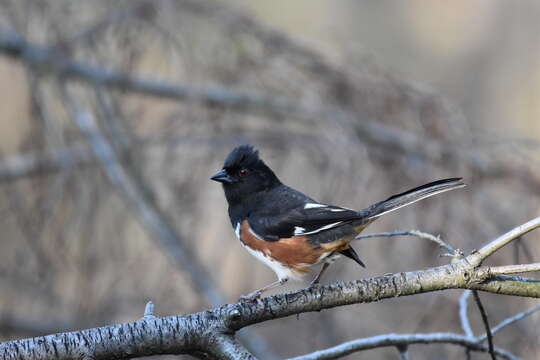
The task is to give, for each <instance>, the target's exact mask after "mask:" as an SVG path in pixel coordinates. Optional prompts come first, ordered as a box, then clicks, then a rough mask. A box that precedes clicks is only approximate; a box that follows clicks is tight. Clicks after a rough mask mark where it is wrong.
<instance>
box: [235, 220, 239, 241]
mask: <svg viewBox="0 0 540 360" xmlns="http://www.w3.org/2000/svg"><path fill="white" fill-rule="evenodd" d="M234 233H235V234H236V237H237V238H239V239H240V222H237V223H236V228H235V229H234Z"/></svg>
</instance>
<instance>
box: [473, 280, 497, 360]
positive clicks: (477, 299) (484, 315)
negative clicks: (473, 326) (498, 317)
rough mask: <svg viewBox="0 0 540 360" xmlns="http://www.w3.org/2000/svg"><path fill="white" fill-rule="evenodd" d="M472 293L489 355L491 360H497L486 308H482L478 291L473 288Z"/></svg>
mask: <svg viewBox="0 0 540 360" xmlns="http://www.w3.org/2000/svg"><path fill="white" fill-rule="evenodd" d="M472 293H473V298H474V302H475V303H476V306H478V311H480V315H481V317H482V322H483V323H484V327H485V328H486V335H487V340H488V349H489V355H490V356H491V359H492V360H497V357H496V356H495V346H494V345H493V335H492V334H491V328H490V327H489V320H488V316H487V313H486V310H485V309H484V305H482V301H480V296H479V295H478V292H477V291H476V290H473V291H472Z"/></svg>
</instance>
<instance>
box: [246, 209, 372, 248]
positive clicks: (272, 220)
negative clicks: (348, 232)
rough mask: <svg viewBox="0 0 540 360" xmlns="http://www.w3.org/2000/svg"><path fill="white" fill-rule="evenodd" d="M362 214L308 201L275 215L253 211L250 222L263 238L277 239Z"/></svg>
mask: <svg viewBox="0 0 540 360" xmlns="http://www.w3.org/2000/svg"><path fill="white" fill-rule="evenodd" d="M363 217H364V216H362V215H361V214H360V213H358V212H357V211H355V210H351V209H346V208H342V207H339V206H332V205H326V204H320V203H316V202H307V203H304V204H302V205H301V206H297V207H295V208H292V209H288V210H287V211H284V212H282V213H280V214H279V215H275V216H267V215H266V216H257V215H256V214H253V215H252V216H250V217H249V224H250V226H251V227H252V229H253V230H254V231H255V233H257V235H259V236H260V237H261V238H263V239H265V240H277V239H279V238H284V237H285V238H286V237H292V236H295V235H313V234H317V233H320V232H322V231H326V230H330V229H334V228H336V227H339V226H341V225H343V224H346V223H348V222H351V221H354V220H359V219H361V218H363Z"/></svg>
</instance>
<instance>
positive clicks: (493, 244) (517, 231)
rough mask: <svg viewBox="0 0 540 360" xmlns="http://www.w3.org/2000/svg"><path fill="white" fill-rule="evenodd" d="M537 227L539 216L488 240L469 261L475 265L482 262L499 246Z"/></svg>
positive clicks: (539, 225)
mask: <svg viewBox="0 0 540 360" xmlns="http://www.w3.org/2000/svg"><path fill="white" fill-rule="evenodd" d="M538 227H540V216H539V217H537V218H534V219H532V220H529V221H528V222H526V223H525V224H523V225H520V226H518V227H516V228H514V229H512V230H510V231H508V232H507V233H506V234H503V235H501V236H499V237H498V238H496V239H495V240H493V241H490V242H489V243H488V244H486V245H484V246H483V247H482V248H481V249H480V250H478V251H477V252H476V253H474V254H471V256H470V260H469V261H473V263H474V264H475V265H479V264H481V263H482V261H484V260H485V259H486V258H487V257H489V256H490V255H491V254H493V253H494V252H495V251H497V250H499V249H500V248H502V247H503V246H505V245H506V244H508V243H510V242H511V241H513V240H515V239H517V238H519V237H520V236H522V235H525V234H526V233H528V232H529V231H532V230H534V229H536V228H538Z"/></svg>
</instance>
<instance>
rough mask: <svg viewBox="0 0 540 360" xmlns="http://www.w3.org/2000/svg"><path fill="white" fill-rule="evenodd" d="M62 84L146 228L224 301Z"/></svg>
mask: <svg viewBox="0 0 540 360" xmlns="http://www.w3.org/2000/svg"><path fill="white" fill-rule="evenodd" d="M61 88H62V92H63V95H64V96H63V97H64V100H65V101H66V103H67V105H68V108H69V109H70V110H71V112H72V113H73V118H74V120H75V122H76V123H77V125H78V126H79V127H80V129H81V131H82V132H83V133H84V134H85V135H86V136H87V137H88V140H89V142H90V145H91V148H92V150H93V152H94V154H95V155H96V158H97V159H98V161H99V162H100V163H101V165H102V167H103V169H104V170H105V173H106V174H107V176H108V177H109V179H110V180H111V182H112V183H113V184H114V185H116V186H117V187H118V189H119V190H121V194H122V195H123V196H124V198H125V199H126V200H127V201H128V203H129V204H131V205H132V208H133V209H134V210H135V211H136V212H135V213H136V214H137V216H138V218H139V220H140V221H142V222H143V223H144V224H145V228H146V229H148V230H149V231H150V233H151V234H152V235H153V236H155V237H156V238H157V239H158V240H159V241H160V243H161V245H162V246H164V247H165V248H166V251H167V253H168V254H169V255H171V256H172V258H173V259H174V260H175V262H176V265H177V266H178V267H179V268H184V269H188V271H187V273H188V274H189V275H191V280H192V282H193V283H194V284H195V285H196V287H197V288H198V289H199V291H201V292H202V293H204V294H205V296H206V298H207V299H208V301H209V302H210V303H211V304H212V305H214V306H217V305H219V304H222V303H223V302H224V298H223V296H222V295H221V294H220V293H219V292H218V290H217V286H216V285H215V284H214V283H213V281H212V279H211V277H210V275H209V274H208V273H207V271H206V270H205V269H204V267H203V266H202V265H201V264H199V263H198V261H197V258H196V257H194V256H193V255H192V254H190V252H189V250H188V249H187V248H185V247H182V245H181V244H182V243H183V241H182V240H181V239H180V236H179V234H178V233H177V232H176V230H174V229H173V228H172V227H171V225H170V224H169V222H168V221H166V220H165V218H164V214H162V213H161V212H160V211H159V210H158V209H157V208H156V207H155V206H154V205H153V203H152V202H151V201H150V200H149V199H147V198H146V196H145V194H146V191H144V190H143V189H141V188H140V186H139V185H138V184H137V183H136V182H134V181H133V179H132V178H131V177H130V176H129V174H128V173H126V171H125V170H124V168H123V167H122V166H121V165H120V160H119V157H118V156H117V154H116V153H115V152H114V149H113V148H112V147H111V146H110V145H109V143H108V142H107V141H106V139H105V138H104V137H103V136H101V134H100V132H99V129H98V128H97V126H96V125H95V123H94V119H93V117H92V115H91V114H90V113H88V112H84V111H80V110H78V106H77V104H76V103H75V100H74V99H73V98H72V97H71V96H70V95H69V93H68V91H67V90H66V89H63V87H61Z"/></svg>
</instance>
